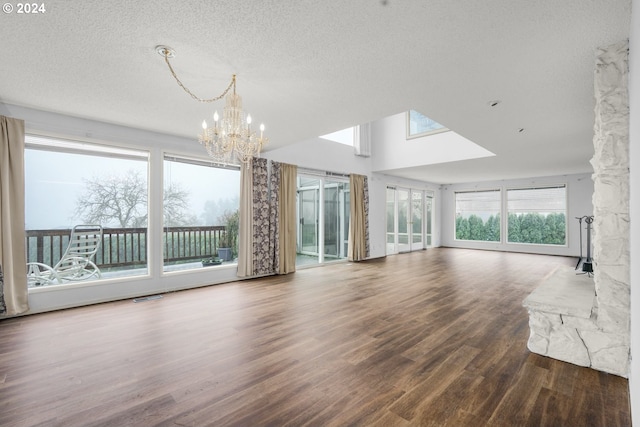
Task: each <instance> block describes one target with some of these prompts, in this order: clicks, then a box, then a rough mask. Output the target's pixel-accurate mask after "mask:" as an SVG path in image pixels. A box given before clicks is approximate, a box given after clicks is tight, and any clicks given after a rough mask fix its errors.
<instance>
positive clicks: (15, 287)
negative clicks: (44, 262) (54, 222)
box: [0, 116, 29, 315]
mask: <svg viewBox="0 0 640 427" xmlns="http://www.w3.org/2000/svg"><path fill="white" fill-rule="evenodd" d="M25 252H26V250H25V230H24V120H19V119H13V118H10V117H5V116H0V269H1V271H2V272H1V273H0V313H2V314H8V315H15V314H20V313H24V312H25V311H27V310H29V303H28V293H27V267H26V266H27V258H26V253H25Z"/></svg>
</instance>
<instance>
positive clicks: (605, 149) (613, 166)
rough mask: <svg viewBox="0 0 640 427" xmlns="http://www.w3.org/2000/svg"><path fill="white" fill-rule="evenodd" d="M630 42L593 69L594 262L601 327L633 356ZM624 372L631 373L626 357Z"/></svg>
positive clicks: (603, 54)
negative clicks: (630, 200) (631, 338)
mask: <svg viewBox="0 0 640 427" xmlns="http://www.w3.org/2000/svg"><path fill="white" fill-rule="evenodd" d="M628 58H629V43H628V41H624V42H621V43H617V44H615V45H612V46H609V47H607V48H604V49H601V50H600V51H599V52H598V55H597V58H596V70H595V83H594V88H595V99H596V105H595V125H594V137H593V146H594V149H595V152H594V155H593V158H592V159H591V165H592V166H593V171H594V173H593V184H594V193H593V215H594V222H593V261H594V277H595V285H596V294H597V303H598V307H597V321H596V322H597V326H598V329H599V330H600V331H602V332H603V333H605V334H607V335H608V336H609V338H610V339H611V340H612V341H613V342H615V343H617V344H618V345H619V346H620V349H619V350H621V351H624V353H626V354H628V353H629V334H630V311H629V310H630V256H629V248H630V235H629V87H628V74H629V61H628ZM619 362H620V363H624V366H620V370H622V371H624V372H625V373H628V369H629V368H628V365H629V359H628V356H627V358H626V360H625V361H622V360H621V361H619Z"/></svg>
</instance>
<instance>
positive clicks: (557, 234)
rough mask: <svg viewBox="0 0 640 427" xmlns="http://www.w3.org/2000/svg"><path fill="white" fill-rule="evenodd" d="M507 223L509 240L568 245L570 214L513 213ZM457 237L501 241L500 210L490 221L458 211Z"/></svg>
mask: <svg viewBox="0 0 640 427" xmlns="http://www.w3.org/2000/svg"><path fill="white" fill-rule="evenodd" d="M507 226H508V236H507V241H508V242H509V243H534V244H543V245H564V244H565V242H566V218H565V215H564V214H563V213H550V214H547V215H543V214H540V213H537V212H533V213H532V212H530V213H525V214H520V215H518V214H515V213H510V214H509V217H508V223H507ZM456 239H458V240H480V241H486V242H499V241H500V214H496V215H491V216H490V217H489V218H488V219H487V220H486V221H483V220H482V218H481V217H479V216H478V215H470V216H469V217H466V218H465V217H462V216H461V215H458V216H457V217H456Z"/></svg>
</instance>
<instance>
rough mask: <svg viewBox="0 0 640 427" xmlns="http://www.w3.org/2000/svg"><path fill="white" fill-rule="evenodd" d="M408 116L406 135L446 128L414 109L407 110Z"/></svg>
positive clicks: (440, 130) (444, 129)
mask: <svg viewBox="0 0 640 427" xmlns="http://www.w3.org/2000/svg"><path fill="white" fill-rule="evenodd" d="M408 117H409V118H408V129H407V131H408V135H407V136H408V137H414V136H420V135H429V134H432V133H437V132H443V131H446V130H448V129H447V128H446V127H444V126H443V125H441V124H440V123H438V122H436V121H435V120H433V119H430V118H429V117H427V116H425V115H424V114H422V113H419V112H418V111H415V110H409V113H408Z"/></svg>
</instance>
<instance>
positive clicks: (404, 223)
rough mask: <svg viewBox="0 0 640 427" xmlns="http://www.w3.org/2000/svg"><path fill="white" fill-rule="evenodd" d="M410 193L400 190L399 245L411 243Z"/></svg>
mask: <svg viewBox="0 0 640 427" xmlns="http://www.w3.org/2000/svg"><path fill="white" fill-rule="evenodd" d="M408 219H409V191H407V190H398V243H399V244H407V243H409V224H408Z"/></svg>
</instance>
